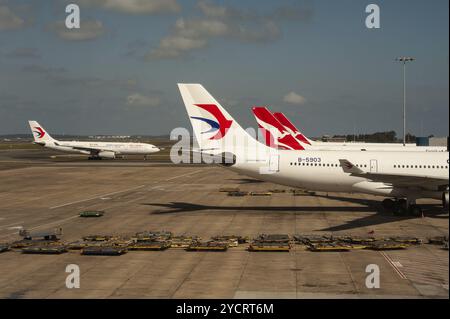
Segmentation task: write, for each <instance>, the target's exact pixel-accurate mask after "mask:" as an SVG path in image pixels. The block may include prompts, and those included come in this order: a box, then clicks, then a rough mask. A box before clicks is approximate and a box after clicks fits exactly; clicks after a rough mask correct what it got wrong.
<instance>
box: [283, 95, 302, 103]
mask: <svg viewBox="0 0 450 319" xmlns="http://www.w3.org/2000/svg"><path fill="white" fill-rule="evenodd" d="M283 101H284V102H286V103H289V104H297V105H301V104H305V103H306V99H305V98H304V97H303V96H301V95H300V94H297V93H295V92H289V93H288V94H286V95H285V96H284V97H283Z"/></svg>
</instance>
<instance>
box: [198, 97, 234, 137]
mask: <svg viewBox="0 0 450 319" xmlns="http://www.w3.org/2000/svg"><path fill="white" fill-rule="evenodd" d="M194 105H195V106H198V107H199V108H202V109H204V110H205V111H207V112H208V113H210V114H211V115H212V116H213V117H214V119H211V118H204V117H197V116H191V118H193V119H196V120H200V121H203V122H205V123H207V124H209V126H210V127H211V128H210V129H209V130H207V131H205V132H202V134H206V133H214V132H216V134H214V135H213V136H212V137H210V138H209V139H210V140H220V139H221V138H223V137H224V136H225V134H227V131H228V129H229V128H230V127H231V124H233V121H232V120H227V119H226V117H225V116H224V115H223V113H222V112H221V111H220V109H219V108H218V107H217V105H215V104H194Z"/></svg>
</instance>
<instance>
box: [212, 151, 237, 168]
mask: <svg viewBox="0 0 450 319" xmlns="http://www.w3.org/2000/svg"><path fill="white" fill-rule="evenodd" d="M215 163H219V164H220V165H223V166H227V167H230V166H233V165H234V164H236V155H234V154H233V153H230V152H224V153H222V154H220V155H216V158H215Z"/></svg>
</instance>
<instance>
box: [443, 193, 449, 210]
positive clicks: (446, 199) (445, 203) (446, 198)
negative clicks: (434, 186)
mask: <svg viewBox="0 0 450 319" xmlns="http://www.w3.org/2000/svg"><path fill="white" fill-rule="evenodd" d="M448 197H449V196H448V191H446V192H444V193H443V194H442V206H443V207H444V208H448V200H449V198H448Z"/></svg>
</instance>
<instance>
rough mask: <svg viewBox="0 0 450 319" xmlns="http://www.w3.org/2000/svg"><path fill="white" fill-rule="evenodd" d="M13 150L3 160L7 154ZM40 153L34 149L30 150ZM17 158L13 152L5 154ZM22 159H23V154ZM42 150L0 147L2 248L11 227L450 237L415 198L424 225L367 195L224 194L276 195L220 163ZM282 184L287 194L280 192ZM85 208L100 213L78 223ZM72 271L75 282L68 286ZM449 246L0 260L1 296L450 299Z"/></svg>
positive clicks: (68, 232)
mask: <svg viewBox="0 0 450 319" xmlns="http://www.w3.org/2000/svg"><path fill="white" fill-rule="evenodd" d="M8 152H9V153H8ZM34 152H36V153H34ZM11 154H13V155H14V156H11ZM26 154H28V156H25V155H26ZM47 155H48V154H47V153H39V151H0V167H1V168H2V169H0V181H1V183H0V242H4V241H10V240H15V239H19V236H18V235H17V232H18V231H17V228H18V227H20V226H23V227H25V228H27V229H28V230H49V229H53V228H57V227H62V228H63V236H62V239H63V240H67V241H72V240H77V239H80V238H81V237H82V236H84V235H90V234H130V235H131V234H134V233H135V232H138V231H144V230H169V231H172V232H173V233H175V234H180V235H181V234H186V235H198V236H201V237H203V238H208V237H211V236H214V235H220V234H236V235H243V236H250V237H255V236H256V235H258V234H260V233H287V234H291V235H292V234H297V233H307V234H330V233H332V234H334V235H338V234H351V235H367V234H368V233H369V232H373V233H374V234H376V235H379V236H415V237H419V238H422V239H426V238H428V237H432V236H443V235H445V236H448V227H449V222H448V212H447V213H445V212H443V210H442V208H440V207H439V202H438V201H432V200H424V201H420V203H421V204H423V205H424V207H425V217H424V218H412V217H394V216H392V215H390V214H388V213H384V212H383V211H382V209H381V207H380V205H379V202H380V198H377V197H374V196H369V195H363V194H340V193H333V194H332V193H330V194H328V196H327V194H322V193H317V194H316V195H315V196H293V195H292V194H290V193H276V194H273V195H272V196H269V197H250V196H246V197H229V196H227V195H226V193H221V192H219V189H220V188H221V187H239V188H240V189H241V190H245V191H267V190H269V189H273V188H278V189H279V188H283V187H282V186H277V185H273V184H269V183H263V182H259V181H257V180H254V179H250V178H247V177H245V176H240V175H238V174H236V173H234V172H231V171H229V170H226V169H223V168H220V167H211V166H202V165H183V166H177V165H168V164H167V162H156V161H142V160H140V161H139V160H133V161H123V160H119V161H86V160H84V159H72V160H71V159H69V160H67V161H63V162H60V161H55V160H52V159H49V158H48V156H47ZM286 189H287V188H286ZM86 209H98V210H104V211H105V212H106V213H105V215H104V216H103V217H100V218H84V219H83V218H80V217H79V216H78V214H79V212H80V211H82V210H86ZM69 264H77V265H79V267H80V271H81V287H80V288H79V289H68V288H66V286H65V280H66V276H67V275H68V274H67V273H66V272H65V268H66V266H67V265H69ZM369 264H376V265H378V266H379V268H380V271H381V274H380V288H378V289H369V288H367V287H366V285H365V280H366V276H367V275H368V273H366V272H365V270H366V266H367V265H369ZM448 265H449V255H448V251H445V250H442V249H441V247H440V246H434V245H428V244H427V245H420V246H414V247H410V248H408V249H407V250H399V251H384V252H379V251H370V250H359V251H350V252H322V253H318V252H310V251H305V250H301V249H293V250H291V251H290V252H289V253H283V252H264V253H254V252H248V251H246V250H245V249H240V248H236V249H229V250H228V251H227V252H187V251H184V250H175V249H169V250H165V251H147V252H129V253H127V254H125V255H122V256H82V255H80V254H79V252H78V251H72V252H69V253H65V254H62V255H26V254H21V253H20V252H16V251H14V252H6V253H1V254H0V269H1V270H2V271H1V272H0V297H1V298H448V297H449V293H448V280H449V278H448V277H449V268H448Z"/></svg>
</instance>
